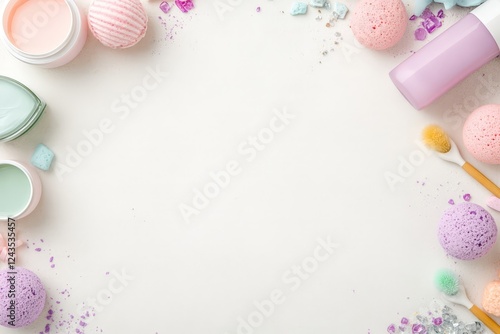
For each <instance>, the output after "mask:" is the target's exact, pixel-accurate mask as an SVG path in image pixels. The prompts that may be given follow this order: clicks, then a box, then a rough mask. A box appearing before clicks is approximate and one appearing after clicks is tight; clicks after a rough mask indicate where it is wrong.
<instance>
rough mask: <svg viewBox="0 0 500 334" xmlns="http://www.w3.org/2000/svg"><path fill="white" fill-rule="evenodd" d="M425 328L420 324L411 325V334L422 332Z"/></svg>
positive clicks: (420, 333)
mask: <svg viewBox="0 0 500 334" xmlns="http://www.w3.org/2000/svg"><path fill="white" fill-rule="evenodd" d="M424 330H425V327H424V326H423V325H421V324H414V325H413V326H412V327H411V332H412V334H422V333H423V332H424Z"/></svg>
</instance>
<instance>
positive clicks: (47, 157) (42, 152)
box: [31, 144, 54, 170]
mask: <svg viewBox="0 0 500 334" xmlns="http://www.w3.org/2000/svg"><path fill="white" fill-rule="evenodd" d="M53 159H54V152H52V151H51V150H50V149H49V148H48V147H47V146H45V145H43V144H38V146H37V147H36V148H35V152H33V155H32V156H31V164H32V165H33V166H35V167H36V168H39V169H41V170H49V168H50V165H51V164H52V160H53Z"/></svg>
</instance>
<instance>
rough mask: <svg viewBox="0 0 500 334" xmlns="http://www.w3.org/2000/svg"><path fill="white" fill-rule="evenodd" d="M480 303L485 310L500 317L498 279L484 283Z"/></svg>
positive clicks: (499, 286)
mask: <svg viewBox="0 0 500 334" xmlns="http://www.w3.org/2000/svg"><path fill="white" fill-rule="evenodd" d="M482 305H483V308H484V310H485V311H486V312H488V313H489V314H493V315H494V316H497V317H500V281H493V282H490V283H488V285H486V287H485V288H484V291H483V300H482Z"/></svg>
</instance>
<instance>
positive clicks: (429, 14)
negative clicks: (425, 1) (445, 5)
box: [420, 8, 434, 20]
mask: <svg viewBox="0 0 500 334" xmlns="http://www.w3.org/2000/svg"><path fill="white" fill-rule="evenodd" d="M432 16H434V13H433V12H431V10H430V9H429V8H426V9H425V10H424V11H423V12H422V14H420V17H421V18H423V19H424V20H425V19H428V18H430V17H432Z"/></svg>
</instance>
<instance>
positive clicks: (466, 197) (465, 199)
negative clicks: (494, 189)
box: [464, 194, 471, 202]
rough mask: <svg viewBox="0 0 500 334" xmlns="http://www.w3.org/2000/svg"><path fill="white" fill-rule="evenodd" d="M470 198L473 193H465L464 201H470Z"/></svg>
mask: <svg viewBox="0 0 500 334" xmlns="http://www.w3.org/2000/svg"><path fill="white" fill-rule="evenodd" d="M470 199H471V195H470V194H465V195H464V201H466V202H469V201H470Z"/></svg>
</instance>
